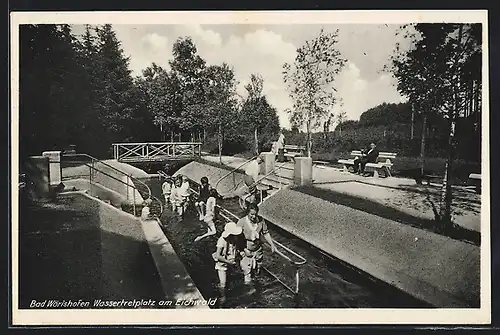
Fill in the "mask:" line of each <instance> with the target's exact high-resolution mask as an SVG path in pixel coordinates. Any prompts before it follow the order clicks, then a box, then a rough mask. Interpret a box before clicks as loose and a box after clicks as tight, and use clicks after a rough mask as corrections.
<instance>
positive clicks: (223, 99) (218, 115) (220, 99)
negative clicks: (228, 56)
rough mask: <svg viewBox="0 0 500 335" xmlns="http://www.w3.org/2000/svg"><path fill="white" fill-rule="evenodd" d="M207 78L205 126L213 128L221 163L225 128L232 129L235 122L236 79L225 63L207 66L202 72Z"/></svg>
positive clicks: (231, 69)
mask: <svg viewBox="0 0 500 335" xmlns="http://www.w3.org/2000/svg"><path fill="white" fill-rule="evenodd" d="M204 72H205V73H204V76H206V78H207V82H206V84H207V85H206V87H204V91H205V93H206V101H205V104H204V105H203V107H204V109H205V111H206V120H207V126H208V127H210V128H211V129H214V128H215V131H216V133H217V144H218V149H219V161H220V162H222V145H223V142H224V133H225V129H226V128H231V126H233V127H234V123H235V121H236V113H235V110H236V105H237V101H236V79H235V77H234V70H233V68H230V67H229V66H228V65H227V64H226V63H223V64H222V65H220V66H219V65H211V66H208V67H207V68H206V69H205V71H204Z"/></svg>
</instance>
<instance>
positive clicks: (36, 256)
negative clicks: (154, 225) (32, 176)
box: [19, 194, 164, 309]
mask: <svg viewBox="0 0 500 335" xmlns="http://www.w3.org/2000/svg"><path fill="white" fill-rule="evenodd" d="M100 205H102V204H99V203H97V202H95V201H93V200H91V199H89V198H87V197H85V196H83V195H78V194H71V195H61V196H60V197H58V198H57V200H56V201H55V202H50V203H47V202H46V203H43V202H38V201H33V202H31V201H23V202H22V203H21V204H20V220H19V226H20V232H19V242H20V243H19V306H20V308H22V309H24V308H29V305H30V302H31V301H32V300H37V301H42V300H46V299H48V300H52V299H55V300H66V301H68V300H72V301H75V300H78V299H81V300H83V301H89V302H90V303H91V306H90V307H92V304H93V301H94V299H114V300H121V299H125V300H133V299H139V300H140V299H146V300H149V299H151V300H156V301H158V300H160V299H164V292H163V288H162V285H161V280H160V277H159V275H158V272H157V269H156V266H155V264H154V261H153V259H152V257H151V254H150V250H149V246H148V244H147V242H146V240H145V238H144V236H143V233H142V228H141V226H140V225H131V221H129V220H123V216H121V217H122V220H120V216H118V217H116V218H115V217H108V216H106V215H101V213H100V209H99V206H100ZM117 214H119V213H117ZM148 307H156V308H158V306H148ZM121 308H132V307H121ZM141 308H146V306H142V307H141Z"/></svg>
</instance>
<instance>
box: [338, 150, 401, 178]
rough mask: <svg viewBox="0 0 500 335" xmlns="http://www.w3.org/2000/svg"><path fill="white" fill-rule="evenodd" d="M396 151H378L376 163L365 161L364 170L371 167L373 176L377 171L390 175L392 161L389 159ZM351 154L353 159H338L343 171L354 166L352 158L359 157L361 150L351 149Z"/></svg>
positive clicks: (377, 174) (393, 157)
mask: <svg viewBox="0 0 500 335" xmlns="http://www.w3.org/2000/svg"><path fill="white" fill-rule="evenodd" d="M396 155H397V154H396V153H394V152H380V153H379V154H378V157H377V163H366V166H365V171H366V168H369V169H373V175H374V177H377V178H378V177H379V173H378V171H383V172H384V174H385V176H386V177H390V176H392V173H391V168H392V165H393V163H392V161H391V159H395V158H396ZM351 156H353V157H354V158H353V159H339V160H338V162H339V163H340V164H343V166H344V168H343V170H344V171H345V172H348V171H349V167H350V166H354V159H355V158H357V157H361V150H353V151H352V152H351Z"/></svg>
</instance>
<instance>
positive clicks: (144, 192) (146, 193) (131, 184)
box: [63, 154, 163, 216]
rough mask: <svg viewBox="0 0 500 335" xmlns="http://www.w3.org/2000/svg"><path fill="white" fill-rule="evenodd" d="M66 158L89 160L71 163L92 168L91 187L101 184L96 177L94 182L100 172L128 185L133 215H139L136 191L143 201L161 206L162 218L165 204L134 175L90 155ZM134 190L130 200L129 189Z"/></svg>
mask: <svg viewBox="0 0 500 335" xmlns="http://www.w3.org/2000/svg"><path fill="white" fill-rule="evenodd" d="M64 158H86V159H87V160H90V162H87V161H84V160H76V161H75V160H71V163H74V164H82V165H85V166H87V167H89V168H90V174H89V184H90V187H92V183H96V184H99V182H97V181H96V180H95V177H94V180H93V178H92V177H93V173H94V172H96V171H97V172H99V173H100V174H102V175H104V176H106V177H108V178H110V179H112V180H115V181H117V182H119V183H120V184H122V185H126V186H127V192H126V193H127V200H132V201H133V213H134V215H137V213H136V198H135V191H137V192H138V193H139V194H140V195H141V197H142V198H143V200H146V199H151V200H152V201H153V202H156V203H157V205H158V206H159V216H161V214H162V213H163V204H162V202H161V201H160V200H159V199H158V198H156V197H154V196H153V194H152V193H151V189H150V188H149V186H148V185H146V184H145V183H144V182H142V181H141V180H139V179H137V178H135V177H133V176H132V175H130V174H127V173H125V172H123V171H122V170H120V169H117V168H116V167H114V166H112V165H110V164H107V163H105V162H103V161H101V160H99V159H97V158H95V157H92V156H90V155H87V154H64V155H63V159H64ZM97 164H101V165H103V166H106V167H107V168H109V169H111V170H112V171H114V172H117V173H118V174H119V175H120V176H121V177H127V181H126V182H124V181H123V180H122V179H120V178H117V177H115V176H113V175H111V174H109V173H107V172H106V171H103V169H99V168H98V167H96V165H97ZM102 186H106V185H102ZM130 188H131V189H132V190H133V191H134V192H132V199H129V192H128V191H129V189H130ZM91 193H92V189H91Z"/></svg>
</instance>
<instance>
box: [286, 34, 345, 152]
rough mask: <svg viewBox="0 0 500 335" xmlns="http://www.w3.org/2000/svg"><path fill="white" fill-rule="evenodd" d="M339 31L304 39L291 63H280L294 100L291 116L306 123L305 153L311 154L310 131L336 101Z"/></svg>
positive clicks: (340, 58)
mask: <svg viewBox="0 0 500 335" xmlns="http://www.w3.org/2000/svg"><path fill="white" fill-rule="evenodd" d="M337 39H338V30H336V31H334V32H332V33H327V32H325V31H324V30H323V29H321V31H320V33H319V35H318V36H317V37H316V38H314V39H312V40H309V41H306V42H305V43H304V44H303V45H302V46H301V47H299V48H298V49H297V55H296V57H295V60H294V62H293V63H292V64H289V63H285V64H284V65H283V80H284V82H285V84H286V85H287V89H288V92H289V95H290V97H291V98H292V100H293V112H291V115H290V118H291V119H293V120H294V123H295V122H299V123H300V125H301V126H305V128H306V132H307V143H306V147H307V153H308V156H309V157H311V150H312V138H311V132H312V131H313V130H314V129H316V128H318V127H320V126H321V121H322V120H324V119H325V117H326V116H327V114H328V111H329V110H331V107H332V106H333V104H334V103H335V101H336V98H335V92H336V88H335V86H334V81H335V77H336V75H337V74H338V73H339V72H340V70H341V69H342V68H343V66H344V64H345V62H346V60H345V59H343V58H342V57H341V54H340V52H339V51H338V50H337V48H336V44H337Z"/></svg>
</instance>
